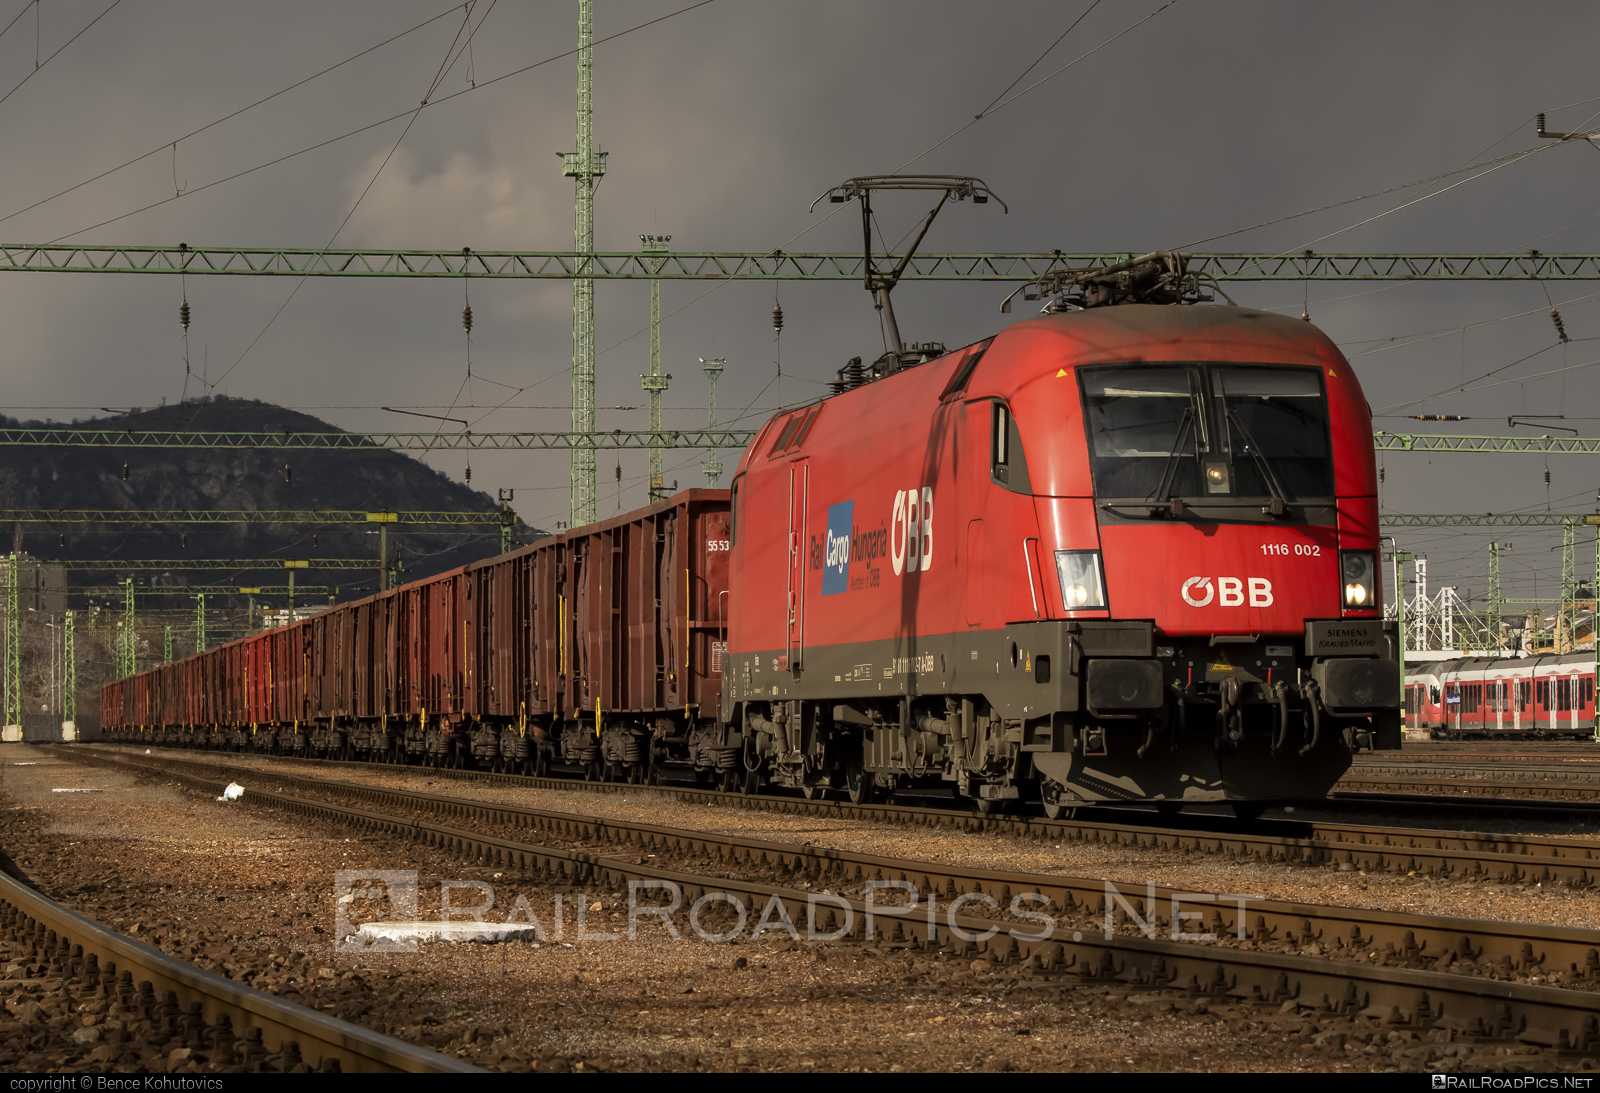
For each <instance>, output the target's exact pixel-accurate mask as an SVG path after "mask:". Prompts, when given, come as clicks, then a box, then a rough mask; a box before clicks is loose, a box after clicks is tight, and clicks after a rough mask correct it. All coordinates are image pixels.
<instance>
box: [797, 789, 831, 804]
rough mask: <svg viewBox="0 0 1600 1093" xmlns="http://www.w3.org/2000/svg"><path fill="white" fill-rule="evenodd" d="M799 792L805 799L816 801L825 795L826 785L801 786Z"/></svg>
mask: <svg viewBox="0 0 1600 1093" xmlns="http://www.w3.org/2000/svg"><path fill="white" fill-rule="evenodd" d="M800 792H801V794H802V795H803V796H804V797H805V799H806V800H808V801H816V800H820V799H821V798H823V797H826V796H827V794H828V788H827V787H826V786H801V787H800Z"/></svg>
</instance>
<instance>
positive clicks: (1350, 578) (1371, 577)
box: [1339, 550, 1378, 608]
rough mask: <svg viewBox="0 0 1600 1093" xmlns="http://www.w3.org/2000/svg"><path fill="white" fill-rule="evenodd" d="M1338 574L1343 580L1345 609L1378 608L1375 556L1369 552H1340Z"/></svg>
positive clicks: (1376, 559)
mask: <svg viewBox="0 0 1600 1093" xmlns="http://www.w3.org/2000/svg"><path fill="white" fill-rule="evenodd" d="M1339 572H1340V576H1341V577H1342V578H1343V583H1344V605H1345V606H1346V607H1368V608H1370V607H1377V606H1378V589H1377V583H1376V577H1377V573H1378V558H1377V555H1376V554H1374V553H1373V552H1372V551H1370V550H1344V551H1340V552H1339Z"/></svg>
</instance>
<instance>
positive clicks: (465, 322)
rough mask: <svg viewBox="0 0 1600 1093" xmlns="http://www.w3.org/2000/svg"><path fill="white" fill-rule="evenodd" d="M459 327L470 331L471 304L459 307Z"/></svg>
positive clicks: (469, 332)
mask: <svg viewBox="0 0 1600 1093" xmlns="http://www.w3.org/2000/svg"><path fill="white" fill-rule="evenodd" d="M461 329H462V330H465V331H466V332H467V333H468V334H471V333H472V305H471V304H467V305H466V306H465V307H463V308H462V309H461Z"/></svg>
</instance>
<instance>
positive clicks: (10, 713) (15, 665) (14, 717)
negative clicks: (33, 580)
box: [6, 554, 22, 726]
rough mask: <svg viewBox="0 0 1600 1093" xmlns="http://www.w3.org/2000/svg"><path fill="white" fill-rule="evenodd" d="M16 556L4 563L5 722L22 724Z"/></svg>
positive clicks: (20, 638)
mask: <svg viewBox="0 0 1600 1093" xmlns="http://www.w3.org/2000/svg"><path fill="white" fill-rule="evenodd" d="M20 611H21V598H20V597H19V596H18V594H17V556H16V555H15V554H13V555H11V559H10V561H9V562H8V563H7V565H6V724H7V725H8V726H9V725H18V726H20V725H21V724H22V617H21V615H20Z"/></svg>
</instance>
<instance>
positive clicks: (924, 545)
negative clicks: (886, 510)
mask: <svg viewBox="0 0 1600 1093" xmlns="http://www.w3.org/2000/svg"><path fill="white" fill-rule="evenodd" d="M889 561H890V563H891V564H893V566H894V575H895V576H896V577H898V576H900V574H901V573H902V572H905V573H915V572H917V571H918V570H922V569H927V568H928V566H930V565H931V564H933V487H932V486H923V487H922V488H921V489H920V490H918V489H914V488H913V489H909V490H901V491H900V492H899V493H897V494H895V495H894V521H893V523H891V524H890V526H889Z"/></svg>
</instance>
